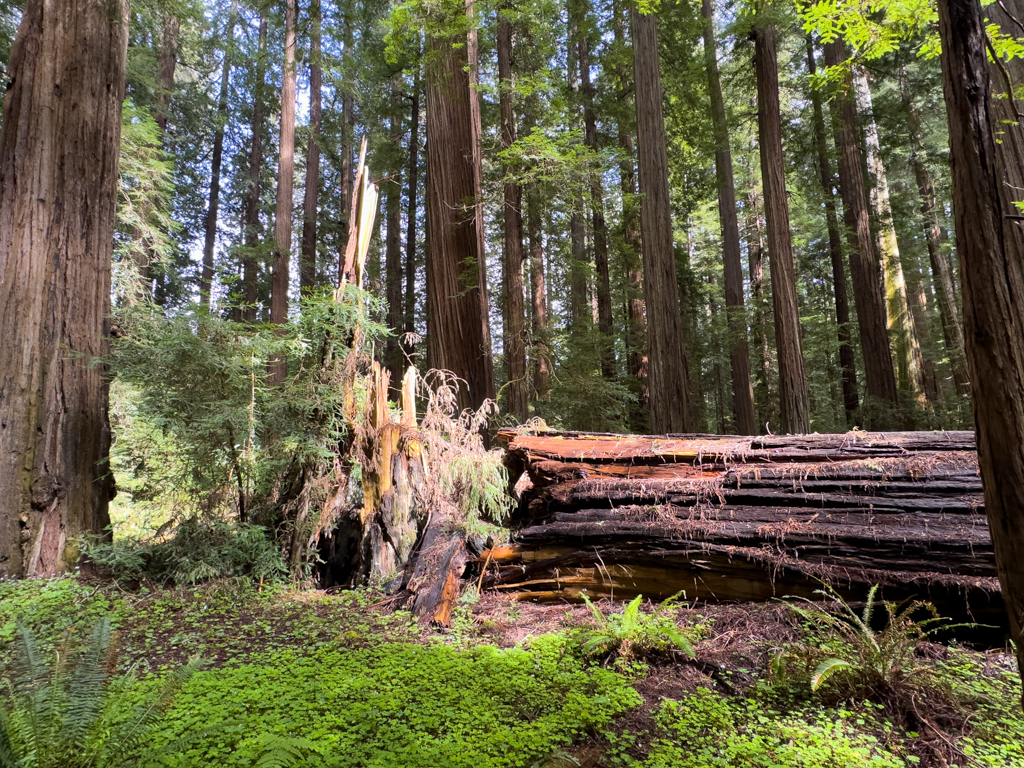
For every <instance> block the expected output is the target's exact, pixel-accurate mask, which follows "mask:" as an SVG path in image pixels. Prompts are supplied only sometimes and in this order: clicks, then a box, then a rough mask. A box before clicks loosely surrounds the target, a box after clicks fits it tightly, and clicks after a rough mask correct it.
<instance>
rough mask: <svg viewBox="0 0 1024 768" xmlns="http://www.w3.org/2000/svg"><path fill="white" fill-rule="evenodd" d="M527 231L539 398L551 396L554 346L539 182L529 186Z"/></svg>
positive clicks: (536, 378)
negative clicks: (550, 336) (545, 270)
mask: <svg viewBox="0 0 1024 768" xmlns="http://www.w3.org/2000/svg"><path fill="white" fill-rule="evenodd" d="M526 199H527V203H528V206H527V210H526V231H527V239H528V241H529V244H530V300H531V306H532V311H531V314H532V316H533V329H532V334H531V336H532V340H533V390H534V395H535V397H536V398H537V400H547V399H548V398H549V396H550V387H549V384H548V380H549V377H550V369H549V360H550V356H551V350H550V348H549V346H548V297H547V286H546V282H545V280H544V234H543V231H542V229H541V217H540V204H541V203H540V195H539V192H538V191H537V187H536V184H533V185H531V186H528V187H527V189H526Z"/></svg>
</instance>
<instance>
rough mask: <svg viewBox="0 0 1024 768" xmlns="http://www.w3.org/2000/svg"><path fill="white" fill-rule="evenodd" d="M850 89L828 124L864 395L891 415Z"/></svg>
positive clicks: (891, 385) (878, 282) (836, 50)
mask: <svg viewBox="0 0 1024 768" xmlns="http://www.w3.org/2000/svg"><path fill="white" fill-rule="evenodd" d="M845 59H846V50H845V46H844V44H843V43H842V42H840V41H838V40H837V41H833V42H831V43H826V44H825V63H826V64H828V65H829V66H838V65H840V64H842V63H843V62H844V61H845ZM851 87H852V86H851V83H850V82H849V79H847V82H846V89H847V90H846V92H845V93H841V94H839V95H838V96H836V98H835V100H834V101H833V102H832V103H833V110H834V111H833V119H832V124H833V129H834V130H835V133H836V147H837V148H838V150H839V189H840V193H841V195H842V198H843V216H844V219H845V222H846V237H847V242H848V243H849V246H850V276H851V277H852V278H853V298H854V301H856V303H857V326H858V330H859V332H860V348H861V354H862V355H863V357H864V379H865V382H866V385H867V395H868V397H869V398H873V399H874V400H876V401H877V402H879V403H881V404H882V405H883V406H884V409H891V408H894V407H895V406H896V404H897V401H898V398H897V394H896V374H895V372H894V371H893V366H892V355H891V354H890V352H889V335H888V333H887V331H886V313H885V297H884V295H883V293H882V274H881V270H880V268H879V265H878V264H877V262H875V259H874V256H873V255H872V252H871V223H870V219H869V216H868V201H867V194H866V193H865V190H864V171H863V165H862V164H861V158H860V150H859V149H858V148H857V115H856V111H855V109H854V104H853V98H852V94H851V93H850V90H851ZM872 415H873V417H874V419H873V420H874V422H875V423H871V424H865V425H864V426H871V427H886V426H890V423H891V422H892V420H893V419H892V417H891V414H889V413H886V412H881V413H878V414H872Z"/></svg>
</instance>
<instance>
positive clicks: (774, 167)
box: [755, 24, 811, 434]
mask: <svg viewBox="0 0 1024 768" xmlns="http://www.w3.org/2000/svg"><path fill="white" fill-rule="evenodd" d="M755 36H756V37H755V64H756V67H757V124H758V135H759V137H760V140H759V145H760V148H761V178H762V183H763V185H764V212H765V221H766V223H767V229H768V258H769V259H770V264H771V279H772V306H773V308H774V310H775V349H776V351H777V352H778V358H779V401H780V405H781V414H780V422H781V425H780V426H781V429H782V431H783V432H787V433H791V434H796V433H803V432H809V431H810V427H811V414H810V408H809V406H808V402H807V378H806V376H805V375H804V353H803V349H802V346H801V341H800V314H799V312H798V310H797V301H796V271H795V269H794V267H793V243H792V240H791V238H790V231H789V202H788V200H787V199H786V169H785V163H784V160H783V155H782V122H781V116H780V110H779V69H778V54H777V51H776V43H775V27H774V25H771V24H769V25H768V26H766V27H764V28H763V29H758V30H756V31H755Z"/></svg>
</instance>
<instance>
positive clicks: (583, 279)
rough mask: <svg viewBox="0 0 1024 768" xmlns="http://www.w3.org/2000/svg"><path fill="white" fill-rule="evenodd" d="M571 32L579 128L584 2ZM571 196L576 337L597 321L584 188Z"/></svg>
mask: <svg viewBox="0 0 1024 768" xmlns="http://www.w3.org/2000/svg"><path fill="white" fill-rule="evenodd" d="M567 10H568V20H569V32H568V35H567V39H566V53H565V59H566V67H567V73H566V74H567V80H568V83H569V94H570V96H569V98H570V102H571V106H570V110H571V112H570V114H571V115H572V116H571V118H569V119H570V120H571V122H572V127H577V125H578V123H577V121H578V120H579V104H580V80H579V69H580V60H579V52H580V49H579V45H578V38H579V35H580V15H581V13H582V3H581V2H580V0H572V1H571V2H569V3H568V9H567ZM569 194H570V196H571V200H570V205H571V213H570V214H569V253H570V254H571V256H570V264H569V275H568V277H569V318H568V324H569V333H570V334H572V335H573V336H582V335H585V334H586V333H587V332H588V331H589V330H590V326H591V325H592V323H593V318H592V315H591V313H590V312H589V311H588V302H587V283H588V280H589V277H590V274H589V273H590V263H589V262H590V259H589V254H588V253H587V244H586V232H585V231H584V226H583V217H584V203H583V198H582V193H581V191H580V190H579V189H578V188H577V187H576V186H575V185H573V187H572V189H571V190H570V191H569Z"/></svg>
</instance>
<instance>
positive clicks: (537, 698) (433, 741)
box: [153, 636, 640, 768]
mask: <svg viewBox="0 0 1024 768" xmlns="http://www.w3.org/2000/svg"><path fill="white" fill-rule="evenodd" d="M564 650H565V641H564V640H562V639H561V638H558V637H551V636H548V637H545V638H543V639H542V640H540V641H538V642H537V643H536V644H535V645H534V646H533V647H532V648H530V649H512V650H501V649H497V648H494V647H491V646H481V647H476V648H472V649H469V650H463V651H459V650H456V649H453V648H451V647H448V646H445V645H442V644H430V645H412V644H404V643H395V644H386V645H381V646H378V647H375V648H367V649H359V650H352V651H345V650H339V649H332V648H325V649H321V650H320V651H317V652H315V653H312V654H309V655H299V654H296V653H294V652H284V653H278V654H275V655H274V656H272V657H270V658H269V659H267V660H265V663H262V664H258V665H257V664H251V665H244V666H239V667H234V668H221V669H217V670H211V671H209V672H204V673H200V674H198V675H196V676H195V678H193V680H192V681H191V682H190V683H189V685H188V686H187V687H186V689H185V691H184V692H183V693H182V694H181V695H180V696H179V697H178V699H177V701H176V703H175V706H174V707H173V708H172V709H171V711H170V712H168V714H167V718H166V720H165V725H164V728H163V731H162V732H161V733H160V734H159V735H158V737H157V738H156V739H155V741H154V744H153V746H154V748H156V749H159V748H160V747H161V745H162V744H165V743H167V742H170V741H173V740H175V739H179V738H182V737H186V736H188V735H189V734H195V733H197V732H201V731H203V729H210V728H212V729H213V730H212V731H210V732H209V733H208V734H207V735H205V736H199V737H198V738H196V739H195V740H194V742H193V743H192V745H191V746H190V747H189V748H188V749H187V750H186V751H185V752H184V754H182V755H181V756H180V757H176V758H167V759H164V760H162V761H161V764H163V765H167V766H193V765H217V766H224V767H225V768H227V767H229V766H247V767H248V766H251V765H252V764H253V763H254V761H255V760H256V759H258V757H259V755H260V754H261V752H262V742H261V736H262V738H263V740H264V741H265V739H266V736H265V734H273V735H274V736H275V737H283V738H287V737H294V736H302V737H304V738H305V739H306V740H308V745H309V748H308V756H307V759H306V761H305V762H304V763H300V764H301V765H308V766H325V767H326V766H330V767H331V768H348V767H351V768H394V767H396V766H402V767H403V768H418V767H422V768H438V767H439V766H445V767H446V768H458V767H460V766H465V768H492V767H493V768H499V767H504V766H508V767H509V768H512V767H513V766H528V765H530V764H531V763H532V762H534V761H535V760H536V759H538V758H539V757H542V756H544V755H546V754H550V753H551V752H552V750H554V749H555V748H557V747H558V746H559V745H564V744H568V743H570V742H572V741H573V740H575V739H576V738H578V737H579V736H580V735H582V734H584V733H586V732H594V731H597V730H599V729H601V728H603V727H605V726H607V725H608V723H609V722H610V721H611V719H612V718H613V717H614V716H615V715H617V714H619V713H621V712H624V711H625V710H627V709H629V708H631V707H633V706H636V705H637V704H639V702H640V699H639V696H638V695H637V693H636V692H635V691H634V690H633V689H632V688H630V687H629V685H628V683H627V682H626V681H625V679H624V678H622V677H621V676H619V675H617V674H615V673H613V672H609V671H607V670H601V669H597V670H586V669H584V668H583V667H582V666H581V664H580V662H579V661H577V660H576V659H574V658H573V657H572V656H570V655H568V654H566V653H564ZM228 724H241V725H242V726H243V728H242V729H240V730H239V729H230V728H227V729H225V728H220V727H221V726H225V725H228Z"/></svg>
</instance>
